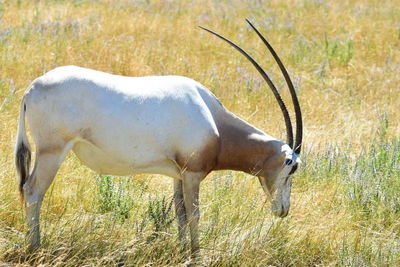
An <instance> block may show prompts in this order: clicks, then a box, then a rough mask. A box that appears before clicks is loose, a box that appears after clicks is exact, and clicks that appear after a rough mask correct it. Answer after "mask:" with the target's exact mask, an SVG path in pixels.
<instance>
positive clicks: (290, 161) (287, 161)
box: [285, 159, 293, 166]
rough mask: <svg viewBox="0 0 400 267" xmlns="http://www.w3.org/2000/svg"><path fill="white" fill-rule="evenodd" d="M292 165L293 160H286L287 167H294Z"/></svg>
mask: <svg viewBox="0 0 400 267" xmlns="http://www.w3.org/2000/svg"><path fill="white" fill-rule="evenodd" d="M292 163H293V160H291V159H286V160H285V165H287V166H290V165H292Z"/></svg>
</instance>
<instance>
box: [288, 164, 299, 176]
mask: <svg viewBox="0 0 400 267" xmlns="http://www.w3.org/2000/svg"><path fill="white" fill-rule="evenodd" d="M297 167H298V165H297V163H296V164H295V165H294V166H293V168H292V170H291V171H290V172H289V175H292V174H293V173H294V172H295V171H296V170H297Z"/></svg>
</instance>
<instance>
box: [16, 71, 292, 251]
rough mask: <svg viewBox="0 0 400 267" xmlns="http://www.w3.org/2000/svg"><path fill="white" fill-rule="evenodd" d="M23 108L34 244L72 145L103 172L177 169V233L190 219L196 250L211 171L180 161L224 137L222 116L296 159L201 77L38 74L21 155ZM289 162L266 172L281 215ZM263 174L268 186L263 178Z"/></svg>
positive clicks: (28, 98)
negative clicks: (203, 190) (31, 159)
mask: <svg viewBox="0 0 400 267" xmlns="http://www.w3.org/2000/svg"><path fill="white" fill-rule="evenodd" d="M25 109H26V112H24V110H25ZM24 114H26V117H27V120H28V123H29V128H30V130H31V134H32V137H33V140H34V143H35V145H36V151H37V154H36V161H35V167H34V170H33V172H32V173H31V174H30V176H29V178H28V179H26V181H25V182H23V183H21V184H23V193H24V195H25V199H26V214H27V215H26V216H27V222H28V225H29V229H30V230H29V242H30V247H32V248H33V247H36V246H38V245H39V244H40V229H39V213H40V207H41V204H42V200H43V196H44V194H45V192H46V190H47V189H48V187H49V186H50V184H51V182H52V181H53V178H54V176H55V175H56V173H57V170H58V168H59V167H60V165H61V163H62V161H63V160H64V158H65V157H66V155H67V154H68V152H69V151H70V150H71V149H72V150H73V151H74V152H75V154H76V155H77V156H78V157H79V159H80V160H81V161H82V162H83V163H84V164H85V165H87V166H89V167H90V168H91V169H93V170H95V171H97V172H99V173H106V174H113V175H129V174H134V173H156V174H164V175H167V176H171V177H173V178H174V179H175V181H174V191H175V193H174V195H175V207H176V213H177V217H178V223H179V236H180V237H181V238H182V237H183V236H184V233H185V228H186V224H188V225H189V227H190V234H191V242H192V243H191V245H192V250H193V251H194V252H195V251H197V250H198V248H199V243H198V220H199V216H200V213H199V209H198V194H199V184H200V182H201V180H202V179H203V178H204V177H205V176H206V175H207V173H208V171H207V170H202V169H200V170H194V171H191V170H188V171H185V170H184V169H182V166H179V164H178V163H177V156H178V155H179V156H180V157H182V158H190V157H191V156H192V155H194V154H195V153H197V152H198V151H201V150H202V149H204V148H205V144H207V143H209V142H210V140H211V141H212V140H216V139H217V140H219V141H221V140H220V138H219V137H220V136H219V134H220V133H219V131H218V128H217V123H220V124H219V125H223V122H224V120H225V122H226V120H229V122H230V123H231V126H232V125H233V126H232V127H236V128H232V129H238V131H242V132H243V131H244V132H246V133H248V134H249V135H248V138H244V139H243V140H238V142H243V144H242V145H244V146H246V144H247V142H249V143H254V142H256V143H259V144H260V145H266V144H267V143H268V142H270V141H271V142H272V143H274V144H273V145H271V146H267V147H271V149H274V147H276V146H277V147H279V148H281V150H277V151H276V152H272V153H277V155H276V156H279V155H281V154H282V153H285V155H286V158H291V159H293V162H297V159H298V157H297V155H295V154H294V153H293V151H292V150H291V149H290V148H289V147H288V146H287V145H284V143H282V142H281V141H278V140H276V139H274V138H272V137H270V136H269V135H267V134H265V133H264V132H262V131H261V130H258V129H257V128H255V127H253V126H251V125H249V124H247V123H245V122H244V121H242V120H240V119H239V118H237V117H236V116H235V115H233V114H232V113H230V112H228V111H227V110H226V109H225V108H224V107H223V106H222V105H221V104H220V103H219V101H218V100H217V99H216V98H215V96H214V95H213V94H212V93H211V92H210V91H208V90H207V89H206V88H205V87H203V86H202V85H201V84H200V83H198V82H196V81H194V80H192V79H189V78H186V77H181V76H149V77H124V76H118V75H112V74H108V73H104V72H100V71H95V70H90V69H86V68H80V67H75V66H66V67H59V68H56V69H54V70H52V71H50V72H48V73H46V74H45V75H43V76H41V77H39V78H37V79H36V80H35V81H34V82H33V83H32V85H31V86H30V88H29V90H28V92H27V93H26V94H25V96H24V98H23V101H22V104H21V114H20V121H19V130H18V136H17V145H16V152H17V151H22V152H21V153H20V154H21V155H22V154H23V153H25V152H24V151H23V149H22V150H21V147H22V148H23V146H22V145H21V144H24V145H25V146H26V147H28V148H29V144H28V141H27V138H26V133H25V124H24ZM228 126H229V125H228ZM218 144H219V143H218ZM18 149H20V150H18ZM274 151H275V150H274ZM236 152H240V151H236V150H235V153H236ZM29 153H30V151H29ZM16 154H18V153H16ZM267 154H268V153H267ZM261 156H262V155H261ZM21 158H22V156H20V157H18V156H17V159H21ZM210 158H211V156H210ZM249 170H250V169H249ZM249 170H248V171H249ZM290 170H291V167H289V166H284V167H283V168H282V170H281V171H280V172H279V175H278V177H276V175H272V176H271V177H269V179H271V180H274V181H273V182H274V183H275V187H276V189H277V190H276V192H277V195H278V197H277V198H273V199H275V200H276V201H278V202H279V205H280V206H279V205H278V204H276V205H278V206H279V208H281V207H282V205H283V208H282V209H280V210H277V211H276V213H278V215H279V214H280V215H282V213H285V212H286V214H287V211H288V209H289V204H288V201H289V200H290V187H291V178H290V177H289V179H290V181H289V182H290V183H287V182H285V183H283V182H282V181H287V179H286V177H287V176H288V173H289V171H290ZM19 171H20V170H19ZM267 171H268V170H267ZM271 171H272V172H274V171H275V170H271ZM20 173H21V172H20ZM21 181H24V179H21ZM260 181H261V183H262V185H263V188H264V189H265V190H266V191H267V189H266V187H267V186H266V180H265V179H264V180H263V179H261V180H260ZM288 190H289V191H288ZM275 200H274V201H275ZM274 201H273V209H274V207H275V206H276V205H275V206H274V203H275V202H274ZM282 203H283V204H282ZM276 209H278V208H276Z"/></svg>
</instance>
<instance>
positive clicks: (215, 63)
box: [0, 0, 400, 266]
mask: <svg viewBox="0 0 400 267" xmlns="http://www.w3.org/2000/svg"><path fill="white" fill-rule="evenodd" d="M245 18H249V19H250V20H251V21H253V22H254V24H255V25H256V26H258V28H259V29H260V30H261V31H262V32H263V33H264V34H265V35H266V36H267V38H268V39H269V40H270V42H271V43H272V45H273V46H274V47H275V49H276V50H277V52H278V53H279V54H280V56H281V58H282V60H283V61H284V63H285V64H286V66H287V68H288V70H289V72H290V74H291V76H292V78H293V81H294V84H295V87H296V89H297V91H298V94H299V97H300V103H301V105H302V110H303V117H304V124H305V126H304V127H305V128H304V131H305V136H304V141H303V143H304V152H303V154H302V160H303V165H302V167H301V168H300V169H299V171H298V172H297V173H296V175H295V177H294V180H293V182H294V185H293V192H292V208H291V211H290V214H289V216H288V217H287V218H285V219H277V218H274V217H273V216H272V213H271V212H270V206H269V203H268V202H267V201H266V199H265V196H264V193H263V192H262V189H261V187H260V186H259V184H258V181H256V180H257V179H255V178H254V177H252V176H250V175H247V174H243V173H239V172H230V171H225V172H216V173H212V174H211V175H209V177H208V178H207V179H206V180H205V181H204V182H203V183H202V187H201V195H200V202H201V214H202V215H201V219H200V231H201V233H200V244H201V248H202V249H201V259H200V262H201V263H202V264H203V265H207V266H208V265H210V266H267V265H274V266H316V265H318V266H327V265H329V266H335V265H337V266H399V265H400V138H399V137H400V116H399V109H400V97H399V95H400V94H399V93H400V90H399V89H400V87H399V84H400V75H399V71H400V6H399V5H398V1H397V0H379V1H378V0H355V1H352V0H337V1H333V0H331V1H325V0H291V1H279V0H271V1H261V0H254V1H253V0H252V1H245V0H232V1H228V0H223V1H215V0H204V1H200V0H192V1H169V0H166V1H150V0H121V1H119V0H108V1H107V0H99V1H92V0H71V1H62V0H58V1H56V0H53V1H51V0H47V1H46V0H44V1H28V0H26V1H23V0H18V1H17V0H15V1H12V0H10V1H8V0H0V263H2V264H5V265H18V264H20V265H26V266H28V265H39V264H49V265H66V266H76V265H90V266H100V265H110V266H113V265H115V266H116V265H118V266H122V265H135V266H141V265H146V266H163V265H173V266H177V265H183V264H185V262H186V261H187V259H188V253H187V252H182V251H183V250H182V246H181V244H180V243H179V242H178V240H177V229H176V228H177V227H176V223H175V222H174V221H173V222H172V220H173V219H174V214H173V211H169V203H170V200H171V198H172V179H170V178H167V177H162V176H157V175H137V176H135V177H128V178H127V177H124V178H120V177H110V176H98V175H97V174H96V173H94V172H92V171H91V170H89V169H88V168H87V167H85V166H83V165H81V164H80V163H79V161H78V159H77V158H76V157H75V156H74V155H73V154H72V153H71V154H70V155H69V156H68V158H67V160H66V161H65V162H64V163H63V165H62V168H61V169H60V171H59V173H58V175H57V177H56V179H55V182H54V183H53V185H52V186H51V187H50V189H49V191H48V193H47V195H46V199H45V201H44V204H43V208H42V217H41V220H42V241H43V244H42V246H41V248H40V249H39V250H38V251H36V252H35V253H30V254H29V253H27V252H26V247H25V244H24V235H25V232H26V231H27V227H26V225H25V222H24V212H23V207H22V205H20V202H19V198H18V193H17V181H16V174H15V167H14V164H13V162H14V155H13V146H14V139H15V135H16V130H17V118H18V112H19V103H20V100H21V97H22V95H23V93H24V91H25V90H26V88H27V87H28V85H29V83H30V82H31V81H32V80H33V79H35V78H36V77H38V76H40V75H41V74H44V73H45V72H47V71H49V70H51V69H52V68H54V67H56V66H61V65H70V64H73V65H79V66H84V67H90V68H94V69H97V70H102V71H106V72H111V73H115V74H122V75H129V76H142V75H164V74H177V75H184V76H188V77H191V78H193V79H195V80H197V81H199V82H201V83H202V84H204V85H205V86H207V87H208V88H209V89H210V90H211V91H212V92H213V93H214V94H215V95H216V96H217V97H218V98H219V99H220V100H221V102H222V103H223V104H224V105H225V106H226V107H227V108H228V109H230V110H231V111H233V112H234V113H236V114H238V115H240V116H241V117H242V118H244V119H246V120H248V121H249V122H250V123H252V124H254V125H256V126H257V127H259V128H261V129H263V130H264V131H265V132H267V133H269V134H271V135H273V136H276V137H279V138H284V133H285V129H284V123H283V119H282V116H281V115H280V111H279V107H278V105H277V104H276V103H275V100H274V98H273V95H272V94H271V93H270V92H269V91H268V90H267V87H266V85H265V83H264V82H263V81H262V78H261V77H260V76H259V75H258V74H257V73H256V71H255V70H253V67H252V66H251V65H250V64H249V63H248V62H247V61H246V60H245V59H244V58H243V57H242V56H241V55H240V54H238V53H237V52H235V51H234V50H233V49H232V48H231V47H229V46H227V45H226V44H225V43H223V42H222V41H220V40H218V39H217V38H215V37H213V36H211V35H210V34H208V33H206V32H204V31H202V30H200V29H199V28H197V25H202V26H205V27H209V28H211V29H214V30H216V31H217V32H220V33H223V34H224V35H225V36H227V37H228V38H230V39H232V40H234V41H237V42H238V44H240V45H241V46H242V47H244V48H245V49H246V50H248V51H249V52H250V53H251V54H252V55H254V57H255V58H257V59H258V61H259V62H260V63H262V65H263V66H264V67H265V69H266V70H267V72H268V73H270V74H271V77H272V78H273V80H274V81H275V83H276V85H277V86H278V88H279V89H280V91H281V93H282V94H283V97H284V99H285V100H287V101H289V99H290V97H289V94H288V90H287V89H286V87H285V84H284V82H283V79H282V77H281V74H280V72H279V70H278V68H277V67H276V65H275V64H274V62H273V60H272V58H271V57H270V56H269V55H268V53H267V50H266V49H265V47H263V45H262V44H261V42H260V41H259V40H258V38H257V36H256V35H255V33H254V32H252V31H251V30H250V29H249V27H248V26H247V25H246V23H245V21H244V19H245ZM172 210H173V209H172Z"/></svg>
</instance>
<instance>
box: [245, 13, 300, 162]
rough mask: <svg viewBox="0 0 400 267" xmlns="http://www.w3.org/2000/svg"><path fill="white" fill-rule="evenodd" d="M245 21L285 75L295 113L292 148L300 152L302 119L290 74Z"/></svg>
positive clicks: (254, 28) (264, 40)
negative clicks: (294, 138) (294, 134)
mask: <svg viewBox="0 0 400 267" xmlns="http://www.w3.org/2000/svg"><path fill="white" fill-rule="evenodd" d="M246 21H247V23H248V24H249V25H250V26H251V27H252V28H253V30H254V31H255V32H256V33H257V35H258V37H260V39H261V40H262V41H263V42H264V44H265V45H266V46H267V48H268V50H269V51H270V52H271V54H272V56H273V57H274V59H275V61H276V63H278V65H279V68H280V69H281V71H282V74H283V76H284V77H285V80H286V84H287V85H288V87H289V91H290V95H291V96H292V102H293V106H294V112H295V114H296V141H295V145H294V147H292V149H293V150H294V152H295V153H296V154H300V151H301V143H302V139H303V120H302V116H301V108H300V104H299V100H298V98H297V94H296V91H295V89H294V86H293V83H292V80H291V79H290V76H289V74H288V72H287V71H286V68H285V66H284V65H283V63H282V61H281V60H280V58H279V57H278V54H277V53H276V52H275V50H274V49H273V48H272V46H271V45H270V44H269V42H268V41H267V40H266V39H265V37H264V36H263V35H262V34H261V33H260V32H259V31H258V30H257V29H256V27H254V26H253V24H251V22H250V21H249V20H248V19H246Z"/></svg>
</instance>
